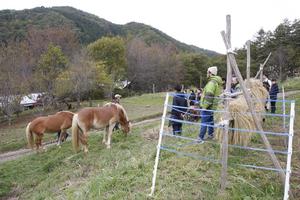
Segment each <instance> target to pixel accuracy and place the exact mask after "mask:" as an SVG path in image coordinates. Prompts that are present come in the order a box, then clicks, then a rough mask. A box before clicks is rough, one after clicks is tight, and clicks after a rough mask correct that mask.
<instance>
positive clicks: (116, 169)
mask: <svg viewBox="0 0 300 200" xmlns="http://www.w3.org/2000/svg"><path fill="white" fill-rule="evenodd" d="M150 96H151V95H150ZM150 96H147V95H146V96H142V98H145V99H148V100H141V101H140V104H142V103H144V104H143V105H145V107H144V109H146V108H148V107H149V106H150V107H151V101H157V102H156V103H154V105H157V106H158V107H159V106H160V109H161V108H162V104H163V103H162V102H163V95H160V96H159V99H160V100H156V99H155V100H153V99H152V100H151V98H153V97H150ZM299 97H300V96H299V95H296V96H293V97H292V98H299ZM135 98H137V99H136V100H132V101H131V99H130V98H128V99H124V100H123V101H122V103H123V102H124V104H125V103H128V104H131V102H132V104H134V103H136V101H138V97H135ZM159 101H160V102H159ZM278 106H279V107H280V105H278ZM133 107H134V106H133ZM158 107H157V109H158ZM298 108H299V106H297V109H296V112H297V114H296V121H297V119H298V116H299V114H300V109H298ZM129 110H130V107H129V106H128V112H129ZM150 110H151V113H153V114H155V111H154V109H150ZM158 110H159V109H158ZM130 112H131V111H130ZM138 112H143V109H142V110H139V111H138ZM134 116H136V118H135V117H134ZM139 116H141V117H143V115H141V114H139V113H135V112H134V111H132V114H131V117H132V118H135V119H139ZM281 124H282V122H281V121H279V120H278V119H270V118H267V119H266V123H265V124H264V128H265V129H266V130H267V129H273V131H275V130H274V129H276V131H279V130H278V129H280V127H281V126H282V125H281ZM158 127H159V122H156V123H151V124H146V125H142V126H138V127H134V128H133V131H132V133H131V134H130V135H129V136H128V137H125V136H124V135H123V134H121V133H118V132H117V133H115V134H114V135H113V141H112V149H109V150H108V149H105V146H104V145H102V144H101V140H102V134H101V132H94V133H92V134H91V135H90V138H89V150H90V152H89V153H88V155H84V154H83V153H82V152H80V153H78V154H74V153H73V151H72V147H71V144H70V142H66V143H64V144H63V145H62V148H60V149H59V148H56V147H52V148H49V149H48V151H47V152H44V153H40V154H34V155H30V156H25V157H23V158H20V159H17V160H14V161H9V162H6V163H3V164H1V165H0V198H2V199H9V198H14V197H18V198H19V199H209V200H210V199H212V200H214V199H216V200H217V199H225V200H226V199H244V200H248V199H249V200H250V199H262V200H265V199H267V200H268V199H270V200H271V199H272V200H276V199H282V197H283V188H282V186H281V184H280V179H279V177H278V176H277V174H276V173H274V172H271V171H264V170H254V169H249V168H244V167H240V166H237V165H236V164H239V163H241V162H242V163H245V164H257V165H262V166H272V164H271V161H270V159H269V156H268V155H267V154H262V153H259V152H254V151H245V150H239V149H232V148H230V150H229V155H230V156H229V170H228V179H229V180H228V187H227V189H226V191H225V193H224V194H220V193H219V177H220V165H219V164H215V163H213V162H209V161H201V160H199V159H197V158H199V157H200V156H201V155H202V156H207V157H210V158H213V159H219V152H220V149H219V145H218V144H213V143H209V142H207V143H204V144H202V145H199V144H188V145H187V142H186V141H183V140H178V139H177V140H175V139H174V138H171V137H165V138H164V140H163V145H164V146H165V147H172V148H173V149H175V150H180V151H181V152H187V153H189V154H195V155H197V156H195V158H190V157H185V156H178V155H176V154H174V153H170V152H167V151H162V152H161V157H160V163H159V169H158V178H157V185H156V192H155V195H154V197H152V198H150V197H148V196H147V195H148V194H149V192H150V187H151V178H152V170H153V165H154V158H155V153H156V144H157V140H156V139H155V138H157V134H158ZM165 129H166V130H168V127H165ZM198 129H199V127H194V126H190V125H185V126H184V132H183V135H184V136H190V137H192V138H196V136H197V134H198V131H199V130H198ZM299 130H300V124H299V123H295V138H294V143H293V146H294V153H293V161H292V166H293V173H294V174H293V175H292V176H291V187H292V190H293V192H294V195H295V197H296V199H299V198H300V186H299V185H300V184H299V183H300V175H299V169H300V152H299V145H300V136H299V133H300V132H299ZM270 140H271V142H272V144H273V145H274V147H278V148H279V146H280V145H281V143H278V141H277V140H275V139H273V138H270ZM253 146H257V147H260V146H261V144H260V139H259V138H258V137H254V138H253ZM279 159H280V161H281V164H282V165H283V164H284V162H285V158H284V157H283V156H279Z"/></svg>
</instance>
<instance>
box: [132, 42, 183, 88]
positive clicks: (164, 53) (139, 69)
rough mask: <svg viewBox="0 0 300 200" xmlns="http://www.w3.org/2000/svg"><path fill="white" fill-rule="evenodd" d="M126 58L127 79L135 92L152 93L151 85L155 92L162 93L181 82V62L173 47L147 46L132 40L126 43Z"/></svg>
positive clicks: (169, 45)
mask: <svg viewBox="0 0 300 200" xmlns="http://www.w3.org/2000/svg"><path fill="white" fill-rule="evenodd" d="M126 57H127V61H128V78H129V80H130V81H131V87H132V89H134V90H136V91H143V92H152V88H153V84H154V85H155V90H156V91H164V90H167V89H169V88H170V87H171V85H174V84H175V83H181V82H182V80H183V76H182V74H183V73H182V69H183V66H182V62H181V61H180V56H179V55H178V54H177V49H176V47H175V46H174V45H171V44H168V45H161V44H152V45H151V46H149V45H147V44H146V43H145V42H144V41H143V40H141V39H139V38H133V39H131V40H129V41H128V42H127V45H126Z"/></svg>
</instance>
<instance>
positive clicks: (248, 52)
mask: <svg viewBox="0 0 300 200" xmlns="http://www.w3.org/2000/svg"><path fill="white" fill-rule="evenodd" d="M246 44H247V70H246V74H247V81H249V79H250V59H251V58H250V44H251V41H250V40H248V41H247V43H246Z"/></svg>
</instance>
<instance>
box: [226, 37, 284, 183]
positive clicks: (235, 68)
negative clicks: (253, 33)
mask: <svg viewBox="0 0 300 200" xmlns="http://www.w3.org/2000/svg"><path fill="white" fill-rule="evenodd" d="M222 37H223V40H224V41H225V46H226V49H227V52H228V53H227V55H228V57H229V61H230V66H231V67H232V69H233V71H234V72H235V75H236V77H237V79H238V81H239V83H240V86H241V89H242V91H243V93H244V96H245V99H246V102H247V104H248V107H249V110H250V112H251V116H252V119H253V121H254V123H255V126H256V129H257V130H258V131H260V132H261V133H260V134H259V135H260V136H261V138H262V140H263V142H264V144H265V146H266V147H267V149H268V153H269V155H270V157H271V160H272V162H273V164H274V166H275V167H276V169H278V170H279V174H280V177H281V181H282V183H283V184H284V183H285V173H284V171H283V170H282V167H281V166H280V163H279V161H278V160H277V158H276V156H275V154H274V152H273V149H272V147H271V144H270V142H269V140H268V138H267V137H266V135H265V134H264V133H263V128H262V125H261V123H260V121H259V120H258V118H257V116H256V114H255V112H254V106H253V102H252V100H251V97H250V94H249V92H248V90H247V88H246V86H245V83H244V80H243V77H242V75H241V72H240V70H239V68H238V65H237V63H236V60H235V57H234V55H233V53H232V52H231V51H230V49H229V48H228V47H229V45H228V41H227V39H226V36H225V34H222ZM269 55H270V54H269ZM265 63H266V62H265Z"/></svg>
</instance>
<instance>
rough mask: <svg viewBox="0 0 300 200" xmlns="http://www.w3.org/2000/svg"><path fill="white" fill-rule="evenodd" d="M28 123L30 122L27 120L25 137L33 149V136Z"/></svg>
mask: <svg viewBox="0 0 300 200" xmlns="http://www.w3.org/2000/svg"><path fill="white" fill-rule="evenodd" d="M30 124H31V122H29V123H28V125H27V127H26V138H27V142H28V145H29V147H30V148H32V149H33V146H34V138H33V133H32V132H31V130H30Z"/></svg>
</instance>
